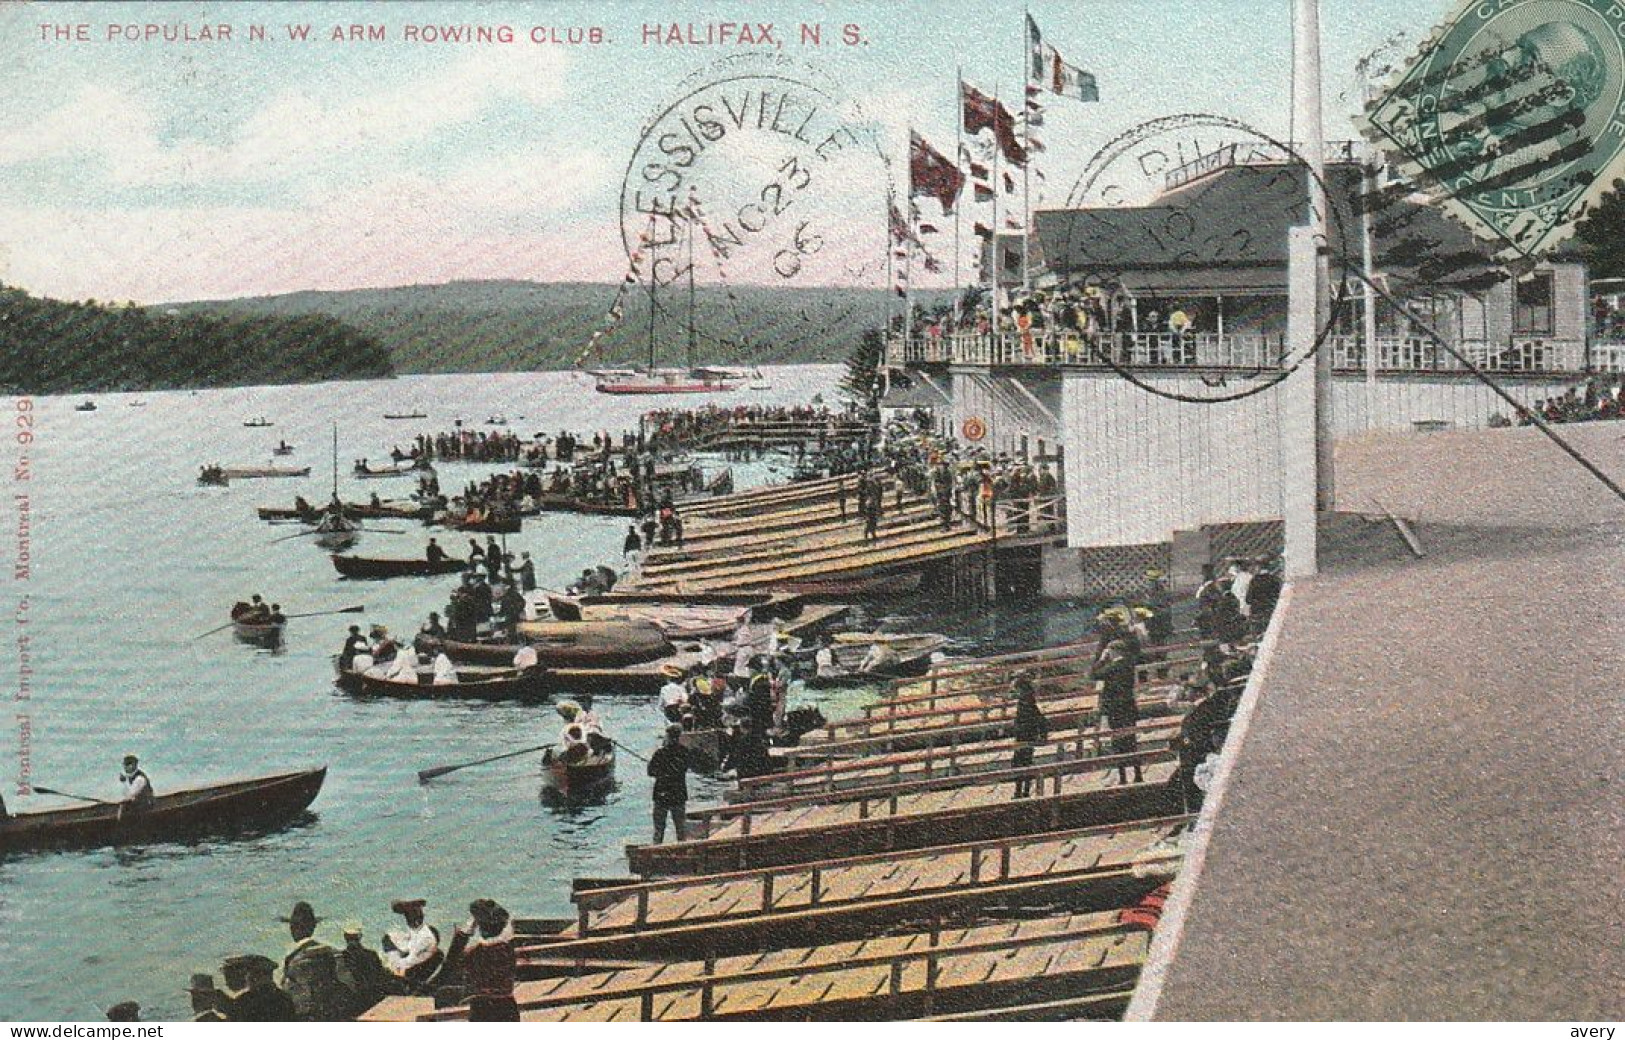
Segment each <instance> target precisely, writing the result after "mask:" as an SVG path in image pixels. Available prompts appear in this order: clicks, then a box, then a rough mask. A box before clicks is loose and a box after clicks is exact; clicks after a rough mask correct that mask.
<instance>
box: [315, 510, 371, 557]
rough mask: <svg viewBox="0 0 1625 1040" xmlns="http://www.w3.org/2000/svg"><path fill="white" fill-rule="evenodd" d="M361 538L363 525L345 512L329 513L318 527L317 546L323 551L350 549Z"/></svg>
mask: <svg viewBox="0 0 1625 1040" xmlns="http://www.w3.org/2000/svg"><path fill="white" fill-rule="evenodd" d="M360 538H361V525H360V524H358V523H356V522H355V521H354V520H351V519H350V518H349V517H347V516H345V515H344V513H343V512H337V513H327V514H325V515H324V516H323V517H322V519H321V521H320V522H319V523H318V524H317V525H316V544H317V545H319V546H321V547H322V548H323V549H348V548H349V547H350V546H352V545H354V544H355V543H356V542H357V541H358V540H359V539H360Z"/></svg>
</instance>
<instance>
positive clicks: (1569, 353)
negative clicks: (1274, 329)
mask: <svg viewBox="0 0 1625 1040" xmlns="http://www.w3.org/2000/svg"><path fill="white" fill-rule="evenodd" d="M1376 344H1377V366H1376V367H1377V372H1378V373H1379V374H1383V373H1389V374H1402V373H1421V372H1444V373H1448V372H1464V371H1466V368H1465V366H1463V365H1462V364H1461V362H1459V361H1457V360H1456V359H1455V358H1454V357H1452V356H1451V355H1450V353H1448V352H1447V351H1445V350H1443V349H1441V348H1440V347H1439V346H1438V345H1437V344H1436V343H1434V342H1433V341H1432V340H1430V339H1424V338H1421V337H1397V336H1396V337H1378V338H1377V340H1376ZM1326 345H1327V346H1329V347H1330V348H1331V351H1332V366H1333V368H1334V369H1336V370H1338V371H1342V372H1349V373H1355V372H1364V371H1365V370H1366V356H1365V344H1364V342H1363V341H1362V338H1361V337H1360V336H1358V335H1336V336H1331V337H1328V340H1327V344H1326ZM1455 347H1456V349H1457V350H1458V351H1459V352H1460V353H1461V354H1462V355H1464V356H1465V357H1467V358H1468V360H1470V361H1471V362H1472V363H1473V364H1474V365H1476V366H1477V367H1479V368H1480V369H1483V370H1485V371H1489V372H1501V373H1524V374H1534V375H1546V376H1553V375H1557V376H1574V377H1577V378H1578V377H1584V376H1586V375H1588V374H1591V373H1599V372H1606V373H1625V341H1620V340H1596V341H1591V342H1589V343H1588V342H1587V341H1585V340H1578V339H1555V338H1549V337H1547V338H1542V337H1517V338H1512V339H1508V340H1504V341H1499V342H1489V341H1483V340H1476V341H1475V340H1464V341H1461V342H1458V343H1456V344H1455ZM1286 356H1287V345H1286V338H1285V337H1284V336H1268V335H1236V334H1229V333H1186V334H1184V335H1182V336H1179V335H1175V334H1173V333H1153V332H1118V333H1107V334H1100V335H1095V336H1079V335H1065V334H1061V333H1015V332H1011V333H1002V334H997V335H995V334H992V333H974V332H965V333H950V334H947V335H935V336H930V335H925V336H915V337H913V338H911V339H908V340H904V339H903V338H902V337H900V336H897V337H893V338H891V339H890V340H889V341H888V342H887V361H888V363H889V364H890V365H891V366H892V367H897V368H906V367H912V366H922V365H971V366H986V367H1023V366H1035V367H1057V366H1065V367H1078V368H1110V367H1112V366H1113V364H1115V365H1118V366H1123V367H1129V368H1134V369H1148V370H1166V371H1179V370H1191V371H1205V370H1217V371H1226V370H1231V371H1236V370H1239V371H1246V372H1249V373H1254V372H1264V371H1269V370H1271V369H1278V368H1279V367H1280V366H1281V363H1282V359H1283V358H1284V357H1286Z"/></svg>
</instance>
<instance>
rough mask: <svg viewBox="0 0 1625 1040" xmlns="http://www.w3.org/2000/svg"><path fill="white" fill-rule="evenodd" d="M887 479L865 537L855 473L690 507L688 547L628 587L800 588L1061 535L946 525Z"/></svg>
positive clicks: (655, 559)
mask: <svg viewBox="0 0 1625 1040" xmlns="http://www.w3.org/2000/svg"><path fill="white" fill-rule="evenodd" d="M878 479H880V480H881V482H882V487H883V491H882V497H883V500H884V502H885V510H884V512H883V515H882V517H881V519H880V522H879V524H878V527H877V530H876V535H875V537H873V538H870V537H867V536H866V532H865V524H864V520H863V518H862V517H861V516H859V515H858V510H857V501H856V495H857V483H858V478H857V477H856V476H855V475H848V476H843V477H830V478H824V479H821V480H812V481H806V482H799V483H795V484H789V485H783V486H777V487H770V488H757V489H754V490H751V491H746V492H741V493H738V494H734V495H726V496H722V497H719V498H715V499H712V500H709V501H706V502H701V503H696V504H694V505H691V506H685V507H684V509H683V518H684V536H683V544H682V546H675V545H672V546H657V547H655V548H654V549H653V550H651V551H650V553H649V554H648V557H647V558H646V559H645V560H644V562H643V565H642V567H641V568H640V569H639V570H638V572H637V574H636V575H634V576H633V577H631V578H629V579H627V581H626V582H624V583H623V586H624V587H626V588H628V589H631V590H636V591H671V592H680V591H681V592H711V591H722V592H735V591H740V592H743V591H761V590H774V589H781V590H782V589H797V588H802V587H805V586H807V585H829V584H832V583H840V582H843V581H864V580H876V579H881V578H884V577H886V576H888V575H903V574H909V575H914V576H915V577H916V580H917V576H918V575H919V574H920V573H922V571H923V569H924V568H927V567H930V566H934V565H937V564H941V563H943V562H945V561H949V560H954V559H957V558H961V557H965V556H972V555H983V556H986V555H988V554H992V553H995V552H997V551H999V550H1001V549H1009V548H1013V547H1019V546H1022V545H1027V544H1037V543H1039V542H1042V541H1044V540H1045V539H1046V538H1051V537H1054V535H1053V534H1044V533H1042V532H1040V531H1038V530H1036V529H1034V530H1030V531H1021V532H1018V531H1015V530H1013V529H1012V528H1010V527H1009V526H1008V525H1005V526H1002V527H994V528H990V527H989V526H987V525H985V524H983V523H980V522H977V521H974V520H972V519H970V518H968V517H965V516H963V515H958V514H956V515H955V516H954V518H953V522H952V524H951V525H950V526H949V527H947V528H946V529H945V528H944V527H943V526H942V521H941V517H940V515H939V514H938V512H937V509H936V506H935V505H934V503H932V502H931V501H930V499H929V498H928V497H927V496H924V495H918V494H914V493H913V492H910V491H907V490H906V489H901V488H900V487H899V485H898V484H897V482H896V481H895V480H893V479H892V478H890V477H880V478H878Z"/></svg>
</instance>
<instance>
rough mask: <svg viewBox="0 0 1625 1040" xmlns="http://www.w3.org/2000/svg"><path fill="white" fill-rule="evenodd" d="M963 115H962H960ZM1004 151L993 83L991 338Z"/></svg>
mask: <svg viewBox="0 0 1625 1040" xmlns="http://www.w3.org/2000/svg"><path fill="white" fill-rule="evenodd" d="M961 115H963V114H961ZM1002 151H1004V145H1003V144H1002V143H1001V142H1000V141H999V81H998V80H994V81H993V240H992V242H991V243H990V246H991V249H990V250H989V255H990V259H989V261H988V265H987V270H988V283H989V285H988V292H989V293H991V294H992V298H993V299H992V304H993V306H992V311H993V337H994V339H995V340H997V339H998V336H999V261H1000V259H1001V257H1000V256H999V234H1000V232H1001V231H1002V230H1003V225H1002V224H1000V223H999V195H1000V193H1002V192H1003V191H1004V179H1003V178H1002V177H1001V176H1000V175H999V153H1000V152H1002Z"/></svg>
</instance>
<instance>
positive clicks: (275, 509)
mask: <svg viewBox="0 0 1625 1040" xmlns="http://www.w3.org/2000/svg"><path fill="white" fill-rule="evenodd" d="M429 512H430V511H429V508H428V507H427V506H419V505H390V504H388V503H385V504H383V505H376V506H374V505H368V504H366V503H365V502H346V503H344V515H345V516H350V517H355V518H356V519H358V520H427V519H428V518H429ZM321 515H322V514H321V510H319V509H317V508H315V507H314V506H312V507H310V508H309V509H305V510H299V509H294V508H292V507H291V506H290V507H282V506H260V507H259V517H260V519H261V520H272V521H275V520H302V521H304V522H305V523H307V524H313V523H315V522H316V521H317V520H319V519H320V518H321Z"/></svg>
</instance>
